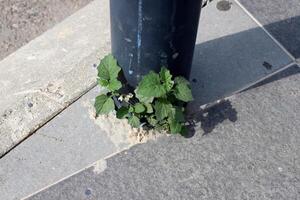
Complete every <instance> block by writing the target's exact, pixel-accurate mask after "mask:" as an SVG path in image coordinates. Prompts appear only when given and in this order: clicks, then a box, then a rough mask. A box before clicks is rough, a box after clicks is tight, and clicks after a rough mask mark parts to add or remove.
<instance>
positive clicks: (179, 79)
mask: <svg viewBox="0 0 300 200" xmlns="http://www.w3.org/2000/svg"><path fill="white" fill-rule="evenodd" d="M174 81H175V83H176V84H186V85H189V84H190V83H189V81H188V80H186V79H185V78H184V77H182V76H177V77H176V78H175V80H174Z"/></svg>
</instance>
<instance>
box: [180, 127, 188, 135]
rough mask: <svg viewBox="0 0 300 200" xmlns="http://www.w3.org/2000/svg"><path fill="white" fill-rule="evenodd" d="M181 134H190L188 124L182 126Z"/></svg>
mask: <svg viewBox="0 0 300 200" xmlns="http://www.w3.org/2000/svg"><path fill="white" fill-rule="evenodd" d="M180 135H182V136H187V135H188V128H187V127H186V126H182V128H181V131H180Z"/></svg>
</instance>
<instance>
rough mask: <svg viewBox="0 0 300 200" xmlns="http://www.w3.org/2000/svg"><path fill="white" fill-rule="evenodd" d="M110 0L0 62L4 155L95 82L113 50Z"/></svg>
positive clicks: (99, 2) (0, 146) (78, 14)
mask: <svg viewBox="0 0 300 200" xmlns="http://www.w3.org/2000/svg"><path fill="white" fill-rule="evenodd" d="M108 2H109V1H107V0H97V1H93V2H91V3H90V4H89V5H87V6H86V7H84V8H82V9H81V10H79V11H77V12H76V13H75V14H73V15H72V16H70V17H68V18H67V19H65V20H64V21H63V22H61V23H59V24H57V25H56V26H55V27H54V28H52V29H51V30H48V31H47V32H45V33H44V34H43V35H41V36H39V37H37V38H36V39H34V40H32V41H31V42H30V43H28V44H27V45H25V46H23V47H22V48H20V49H18V50H17V51H16V52H14V53H13V54H11V55H9V56H8V57H6V58H5V59H3V60H2V61H0V71H1V73H0V96H1V98H0V156H2V155H4V154H5V153H6V152H7V151H9V150H10V149H11V148H13V147H14V146H15V145H16V144H18V143H19V142H21V141H22V140H23V139H24V138H26V137H27V136H28V135H30V134H31V133H33V132H34V131H35V130H36V129H38V128H39V127H41V126H42V125H43V124H45V123H46V122H47V121H49V120H50V119H51V118H52V117H54V116H55V115H56V114H58V113H59V112H60V111H62V110H63V109H64V108H65V107H67V106H68V105H70V104H71V103H72V102H73V101H74V100H76V99H77V98H78V97H80V95H82V94H84V93H85V92H86V91H87V90H89V89H91V88H92V87H93V86H95V83H96V78H95V76H96V73H97V72H96V70H95V68H94V67H93V65H94V64H95V63H98V62H99V58H102V57H103V56H104V55H106V54H107V53H108V52H109V50H110V43H109V41H110V31H109V27H110V26H109V15H108V10H109V4H108Z"/></svg>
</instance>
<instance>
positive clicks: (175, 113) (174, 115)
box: [169, 107, 185, 122]
mask: <svg viewBox="0 0 300 200" xmlns="http://www.w3.org/2000/svg"><path fill="white" fill-rule="evenodd" d="M182 109H183V108H180V107H175V108H173V109H172V112H171V113H170V114H169V118H171V119H174V120H176V121H178V122H185V117H184V113H183V110H182Z"/></svg>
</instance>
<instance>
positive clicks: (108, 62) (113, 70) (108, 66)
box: [98, 54, 121, 80]
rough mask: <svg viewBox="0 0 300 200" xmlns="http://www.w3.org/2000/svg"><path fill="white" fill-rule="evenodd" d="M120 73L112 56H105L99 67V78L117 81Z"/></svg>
mask: <svg viewBox="0 0 300 200" xmlns="http://www.w3.org/2000/svg"><path fill="white" fill-rule="evenodd" d="M120 71H121V68H120V67H119V66H118V64H117V60H116V59H115V58H114V57H113V55H111V54H109V55H107V56H105V57H104V58H103V59H102V60H101V62H100V64H99V66H98V76H99V78H101V79H105V80H111V79H116V78H117V77H118V75H119V72H120Z"/></svg>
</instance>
